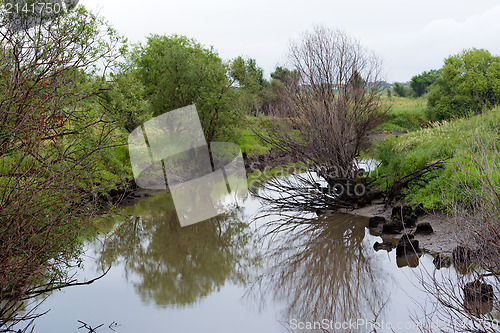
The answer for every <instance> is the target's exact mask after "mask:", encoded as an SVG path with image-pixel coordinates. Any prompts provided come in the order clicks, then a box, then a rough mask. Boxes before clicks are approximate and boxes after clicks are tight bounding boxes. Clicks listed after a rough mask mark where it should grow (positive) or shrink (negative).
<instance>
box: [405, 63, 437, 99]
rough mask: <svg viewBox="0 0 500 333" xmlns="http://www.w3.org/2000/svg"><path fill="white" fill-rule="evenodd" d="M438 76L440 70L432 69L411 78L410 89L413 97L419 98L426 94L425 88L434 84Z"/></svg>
mask: <svg viewBox="0 0 500 333" xmlns="http://www.w3.org/2000/svg"><path fill="white" fill-rule="evenodd" d="M440 75H441V70H440V69H437V70H436V69H433V70H430V71H428V72H423V73H422V74H418V75H415V76H413V77H412V78H411V81H410V88H411V90H412V93H413V96H415V97H420V96H422V95H423V94H425V93H426V92H427V87H429V86H430V85H431V84H433V83H434V82H436V80H437V79H438V78H439V76H440Z"/></svg>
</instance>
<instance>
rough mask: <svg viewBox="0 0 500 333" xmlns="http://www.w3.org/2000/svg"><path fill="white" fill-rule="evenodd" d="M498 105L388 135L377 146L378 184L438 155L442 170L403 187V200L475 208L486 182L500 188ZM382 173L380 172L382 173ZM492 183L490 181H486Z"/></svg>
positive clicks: (446, 207)
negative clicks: (420, 127)
mask: <svg viewBox="0 0 500 333" xmlns="http://www.w3.org/2000/svg"><path fill="white" fill-rule="evenodd" d="M499 134H500V109H499V108H498V107H497V108H494V109H492V110H490V111H486V112H484V113H483V114H481V115H477V116H473V117H470V118H464V119H457V120H451V121H442V122H434V123H431V124H429V126H428V127H427V128H424V129H421V130H418V131H415V132H411V133H407V134H404V135H401V136H397V137H387V138H385V139H384V140H382V141H380V142H379V143H378V144H376V146H375V155H376V158H377V159H378V160H379V161H380V162H381V165H380V167H379V168H378V170H377V172H378V176H379V179H383V180H379V185H380V186H381V187H382V188H386V187H387V186H390V185H391V184H393V183H394V181H395V180H397V179H399V178H401V177H403V176H405V175H408V174H410V173H412V172H414V171H416V170H418V169H421V168H423V167H425V166H427V165H429V164H431V163H433V162H436V161H438V160H440V159H447V160H446V161H445V165H444V168H443V169H440V170H435V171H433V175H432V177H433V178H432V179H431V180H430V181H427V182H422V183H421V184H419V185H414V186H412V187H410V188H409V189H408V190H407V197H406V198H407V199H409V200H411V201H414V202H422V203H423V204H424V206H425V207H426V208H435V209H442V210H449V209H450V208H452V207H454V206H456V205H457V204H458V205H460V206H463V207H474V205H475V204H477V203H478V202H479V201H481V200H484V199H485V196H486V194H485V193H486V192H485V189H484V186H490V185H491V186H492V187H495V186H496V188H499V186H498V185H500V172H498V171H499V170H498V168H499V165H500V161H499V158H500V155H499V145H500V144H499ZM381 176H382V177H381ZM488 184H490V185H488Z"/></svg>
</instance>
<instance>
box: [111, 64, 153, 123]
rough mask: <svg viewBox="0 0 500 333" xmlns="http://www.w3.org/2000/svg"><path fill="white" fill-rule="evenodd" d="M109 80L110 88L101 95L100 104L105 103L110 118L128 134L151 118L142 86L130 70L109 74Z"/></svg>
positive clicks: (134, 73) (135, 74)
mask: <svg viewBox="0 0 500 333" xmlns="http://www.w3.org/2000/svg"><path fill="white" fill-rule="evenodd" d="M111 79H112V84H111V87H110V89H109V90H108V91H106V92H105V93H104V94H103V95H102V97H101V98H102V99H101V102H102V103H105V105H104V108H105V109H106V112H107V113H108V114H109V115H110V116H111V118H112V119H113V120H114V121H115V122H116V123H117V124H119V125H120V126H121V127H123V128H125V129H126V130H127V132H129V133H130V132H132V131H133V130H134V129H135V128H136V127H137V126H139V125H140V124H142V123H144V122H145V121H147V120H149V119H151V118H152V112H151V107H150V104H149V101H147V100H146V99H145V98H144V86H143V85H142V82H141V81H140V80H139V78H138V77H137V73H136V72H134V71H133V70H131V69H130V68H124V69H122V71H120V72H118V73H114V74H111Z"/></svg>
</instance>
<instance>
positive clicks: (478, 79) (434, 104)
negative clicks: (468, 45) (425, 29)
mask: <svg viewBox="0 0 500 333" xmlns="http://www.w3.org/2000/svg"><path fill="white" fill-rule="evenodd" d="M428 101H429V106H430V107H431V111H432V112H431V115H432V116H433V118H435V119H437V120H443V119H451V118H453V117H464V116H470V115H473V114H479V113H481V112H482V111H483V110H484V109H485V108H491V107H493V106H495V105H497V104H498V103H499V102H500V57H497V56H492V55H491V53H490V52H488V51H487V50H484V49H468V50H464V51H462V52H461V53H459V54H457V55H454V56H451V57H449V58H447V59H446V60H445V63H444V66H443V68H442V73H441V76H440V77H439V78H438V80H437V81H436V82H435V83H434V84H433V85H432V86H431V87H430V88H429V96H428Z"/></svg>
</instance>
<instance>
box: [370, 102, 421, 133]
mask: <svg viewBox="0 0 500 333" xmlns="http://www.w3.org/2000/svg"><path fill="white" fill-rule="evenodd" d="M384 103H385V104H386V105H390V106H391V109H390V110H389V112H388V113H387V120H386V121H385V122H384V123H383V124H381V125H380V126H378V127H377V128H376V129H375V132H377V133H387V132H409V131H414V130H418V129H420V128H422V127H425V126H427V125H428V123H429V118H428V117H427V113H426V110H427V101H426V99H425V98H423V97H421V98H408V97H392V98H390V99H388V98H384Z"/></svg>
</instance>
